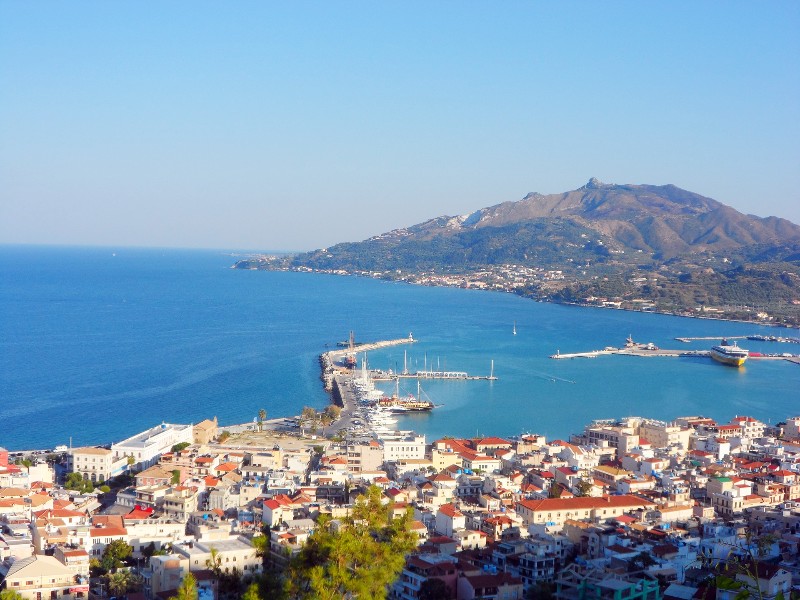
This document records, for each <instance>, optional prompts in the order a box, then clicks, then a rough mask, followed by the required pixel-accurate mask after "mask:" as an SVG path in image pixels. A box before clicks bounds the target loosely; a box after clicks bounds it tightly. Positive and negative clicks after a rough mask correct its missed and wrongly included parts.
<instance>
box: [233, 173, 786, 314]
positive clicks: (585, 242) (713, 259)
mask: <svg viewBox="0 0 800 600" xmlns="http://www.w3.org/2000/svg"><path fill="white" fill-rule="evenodd" d="M278 265H280V266H281V268H310V269H315V270H323V271H337V272H348V273H351V272H359V273H364V272H369V273H371V274H373V275H378V276H384V277H389V278H398V277H399V278H403V279H408V278H409V277H410V278H412V279H413V277H414V276H420V275H421V274H423V273H430V272H438V273H450V274H455V273H462V274H465V275H467V274H469V273H475V272H477V271H485V270H486V269H487V268H489V269H490V270H491V269H492V268H493V267H500V266H506V267H507V266H508V265H515V266H517V267H520V268H523V267H524V268H533V269H540V270H545V271H552V270H557V271H560V272H561V273H562V274H564V277H563V279H561V280H554V279H552V278H550V279H549V280H548V281H547V284H546V285H545V284H544V283H543V282H538V283H537V281H535V279H536V278H534V280H532V281H529V282H527V284H526V285H524V286H522V289H521V290H520V288H519V286H515V287H514V290H515V291H518V292H520V293H524V294H526V295H533V296H537V297H540V298H545V299H551V300H556V301H581V300H582V299H583V300H585V299H586V298H596V297H601V298H607V297H614V298H621V299H622V301H624V300H625V298H626V296H627V297H632V296H644V297H645V298H647V299H649V300H651V301H653V302H660V303H661V304H662V308H665V309H667V310H670V311H674V310H690V309H692V308H693V307H694V308H696V305H697V304H698V303H700V304H702V305H704V306H705V305H707V304H709V303H711V304H722V305H726V304H734V305H745V306H747V307H751V308H753V309H756V308H760V309H761V310H762V312H763V310H765V309H766V308H769V309H770V310H771V311H773V312H778V313H780V314H782V315H788V316H789V317H790V318H792V317H793V315H794V314H795V313H796V312H800V308H798V307H800V280H798V275H797V273H798V268H800V226H798V225H796V224H794V223H792V222H790V221H788V220H786V219H782V218H778V217H766V218H761V217H757V216H753V215H745V214H742V213H740V212H738V211H737V210H735V209H733V208H731V207H730V206H727V205H725V204H723V203H721V202H718V201H716V200H713V199H711V198H707V197H705V196H702V195H700V194H696V193H694V192H690V191H687V190H683V189H681V188H678V187H676V186H674V185H663V186H655V185H630V184H624V185H617V184H606V183H602V182H601V181H598V180H597V179H594V178H592V179H591V180H589V182H588V183H587V184H586V185H584V186H582V187H580V188H578V189H576V190H572V191H568V192H564V193H560V194H548V195H542V194H538V193H530V194H528V195H526V196H525V197H524V198H522V199H521V200H517V201H511V202H503V203H502V204H497V205H495V206H490V207H488V208H482V209H480V210H477V211H475V212H473V213H471V214H468V215H462V216H441V217H437V218H434V219H430V220H428V221H425V222H423V223H420V224H418V225H413V226H411V227H405V228H400V229H394V230H392V231H389V232H386V233H383V234H380V235H377V236H374V237H371V238H369V239H367V240H364V241H361V242H346V243H340V244H336V245H335V246H332V247H329V248H323V249H319V250H315V251H312V252H307V253H303V254H297V255H294V256H291V257H288V258H285V259H282V260H281V261H279V262H278V263H276V262H274V260H272V261H263V260H262V261H261V262H258V261H255V262H254V261H243V262H242V263H241V264H238V265H237V266H238V267H240V268H276V267H277V266H278ZM642 273H651V274H653V276H652V277H649V278H648V277H645V279H646V280H648V279H651V280H652V281H647V282H645V284H642V281H641V279H642V277H641V276H640V275H642ZM631 280H637V281H635V282H633V283H632V282H631ZM556 281H561V282H562V283H556ZM652 284H655V285H652ZM658 288H662V289H661V291H659V290H658ZM665 288H668V289H667V291H666V292H665ZM748 295H749V296H751V297H747V296H748ZM794 302H798V304H797V305H796V304H794ZM798 317H800V315H798ZM792 320H793V318H792Z"/></svg>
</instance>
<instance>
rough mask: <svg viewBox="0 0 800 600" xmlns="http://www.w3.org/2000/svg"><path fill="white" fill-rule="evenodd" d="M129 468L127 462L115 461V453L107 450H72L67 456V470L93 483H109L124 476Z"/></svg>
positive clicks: (87, 448)
mask: <svg viewBox="0 0 800 600" xmlns="http://www.w3.org/2000/svg"><path fill="white" fill-rule="evenodd" d="M127 467H128V463H127V460H125V459H122V460H116V461H115V460H114V453H113V452H111V450H107V449H106V448H92V447H82V448H72V449H71V450H70V451H69V453H68V454H67V470H68V472H70V473H80V474H81V475H82V476H83V478H84V479H87V480H89V481H92V482H99V481H107V480H109V479H111V478H112V477H116V476H117V475H120V474H122V472H123V471H125V469H126V468H127Z"/></svg>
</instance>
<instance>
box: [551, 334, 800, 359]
mask: <svg viewBox="0 0 800 600" xmlns="http://www.w3.org/2000/svg"><path fill="white" fill-rule="evenodd" d="M748 337H749V336H728V337H727V338H726V339H729V340H731V339H746V338H748ZM675 339H677V340H680V341H682V342H689V341H692V340H718V339H721V338H719V337H694V338H675ZM611 354H617V355H621V356H643V357H651V356H674V357H706V356H710V355H711V351H710V350H666V349H663V348H659V347H658V346H656V345H655V344H653V343H652V342H651V343H649V344H641V343H639V342H634V341H633V338H632V337H631V336H628V339H627V340H626V341H625V347H624V348H614V347H612V346H606V347H605V348H604V349H603V350H590V351H588V352H570V353H564V354H562V353H561V351H559V350H557V351H556V353H555V354H552V355H551V356H550V358H554V359H564V358H597V357H598V356H607V355H611ZM749 358H750V359H751V360H788V361H790V362H793V363H795V364H800V356H798V355H792V354H788V353H784V354H762V353H760V352H751V353H750V355H749Z"/></svg>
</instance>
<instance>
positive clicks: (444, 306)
mask: <svg viewBox="0 0 800 600" xmlns="http://www.w3.org/2000/svg"><path fill="white" fill-rule="evenodd" d="M233 261H234V259H233V258H232V257H231V256H230V255H228V254H226V253H224V252H219V251H180V250H144V249H128V248H122V249H111V248H54V247H18V246H5V247H0V331H2V338H1V339H0V359H1V360H0V446H5V447H7V448H9V449H21V448H41V447H52V446H54V445H56V444H61V443H68V442H69V438H70V436H71V437H72V443H73V444H74V445H78V444H97V443H107V442H111V441H116V440H120V439H123V438H124V437H127V436H128V435H131V434H133V433H136V432H138V431H141V430H143V429H146V428H147V427H150V426H152V425H153V424H156V423H159V422H161V421H162V420H163V421H167V422H182V423H185V422H197V421H199V420H201V419H203V418H206V417H212V416H214V415H216V416H217V417H218V418H219V420H220V422H221V423H240V422H243V421H249V420H252V418H253V417H254V416H255V415H256V414H257V412H258V410H259V409H260V408H265V409H266V410H267V413H268V415H270V416H280V415H291V414H297V413H299V411H300V409H301V408H302V407H303V406H304V405H309V406H314V407H322V406H324V405H325V403H326V402H327V397H326V395H325V394H324V393H323V391H322V387H321V382H320V379H319V364H318V361H317V358H318V356H319V354H320V353H321V352H323V351H325V350H326V349H327V348H326V344H328V345H330V346H333V345H334V344H335V342H337V341H339V340H342V339H346V337H347V334H348V332H349V331H350V330H351V329H352V330H354V331H355V332H356V337H357V338H358V340H361V341H371V340H377V339H391V338H398V337H405V336H407V335H408V333H409V332H413V333H414V337H415V338H417V339H419V340H420V341H419V342H418V343H416V344H414V345H412V346H397V347H394V348H389V349H386V350H384V351H381V352H377V351H376V352H374V353H371V354H370V356H369V362H370V365H371V366H373V367H376V368H384V369H387V368H392V369H397V368H402V366H403V351H404V350H406V351H407V360H408V364H409V367H410V368H412V369H416V368H422V367H423V365H425V364H426V363H427V364H428V365H433V366H434V367H438V368H441V369H447V370H457V371H469V372H470V373H471V374H488V373H489V370H490V361H491V360H494V364H495V375H497V376H498V377H499V380H498V381H494V382H488V381H435V382H434V381H430V382H427V383H425V384H424V389H425V392H426V393H427V394H428V396H429V397H430V398H431V399H432V400H433V401H434V402H435V403H437V404H443V406H442V407H440V408H438V409H437V410H435V411H434V412H433V413H431V414H428V415H416V416H414V417H408V418H404V419H401V422H400V425H401V426H404V427H410V428H414V429H416V430H417V431H419V432H421V433H426V434H428V435H430V436H439V435H444V434H450V435H474V434H475V433H476V432H477V433H480V434H496V435H513V434H516V433H520V432H523V431H531V432H539V433H544V434H546V435H548V436H549V437H564V436H567V435H568V434H569V433H570V432H573V431H576V430H579V429H581V428H582V426H583V424H584V423H585V422H587V421H588V420H591V419H594V418H614V417H619V416H624V415H628V414H641V415H644V416H651V417H656V418H664V419H669V418H673V417H675V416H679V415H686V414H703V415H707V416H711V417H714V418H717V419H728V418H730V417H732V416H734V415H736V414H749V415H752V416H755V417H757V418H761V419H764V420H770V421H772V422H776V421H778V420H781V419H784V418H786V417H787V416H789V415H793V414H797V413H800V366H798V365H793V364H790V363H787V362H784V361H762V362H756V361H754V360H751V361H749V362H748V363H747V365H746V367H745V368H743V369H739V370H737V369H732V368H727V367H723V366H721V365H718V364H716V363H713V362H712V361H711V360H710V359H699V358H698V359H684V358H635V357H622V356H605V357H599V358H596V359H576V360H561V361H556V360H551V359H549V358H548V356H549V355H550V354H553V353H555V351H556V350H560V351H561V352H578V351H586V350H592V349H598V348H603V347H605V346H608V345H614V346H619V345H622V344H623V343H624V340H625V338H626V337H627V336H628V334H631V335H633V337H634V339H636V340H637V341H648V342H649V341H652V342H654V343H656V344H657V345H659V346H661V347H664V348H680V349H684V348H686V349H688V348H707V347H708V346H709V345H710V343H709V342H696V343H693V344H682V343H680V342H676V341H673V338H674V337H676V336H710V335H716V336H723V335H747V334H752V333H762V334H764V333H775V331H776V330H773V329H770V328H764V327H758V326H754V325H748V324H742V323H727V322H719V321H709V320H697V319H685V318H679V317H671V316H664V315H653V314H643V313H630V312H623V311H614V310H603V309H591V308H578V307H567V306H558V305H552V304H546V303H537V302H533V301H530V300H525V299H522V298H518V297H516V296H513V295H510V294H502V293H490V292H477V291H469V290H459V289H448V288H428V287H417V286H409V285H404V284H396V283H388V282H381V281H375V280H371V279H364V278H354V277H335V276H327V275H311V274H299V273H268V272H257V271H237V270H233V269H230V268H229V267H230V265H231V264H232V263H233ZM515 321H516V324H517V332H518V333H517V335H516V336H514V335H512V327H513V323H514V322H515ZM778 331H780V332H782V333H784V334H791V335H794V336H795V337H796V336H798V333H797V332H796V331H792V332H787V331H785V330H778ZM741 345H742V346H744V347H748V348H749V349H751V350H759V351H768V352H794V353H797V352H800V346H796V345H787V344H770V343H765V342H762V343H758V342H749V341H747V342H744V341H742V343H741ZM387 387H390V386H387ZM407 389H408V391H415V389H416V388H415V387H412V385H411V384H410V383H409V384H408V385H407Z"/></svg>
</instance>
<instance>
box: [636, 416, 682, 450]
mask: <svg viewBox="0 0 800 600" xmlns="http://www.w3.org/2000/svg"><path fill="white" fill-rule="evenodd" d="M691 435H692V430H691V429H689V428H688V427H681V426H680V425H674V424H669V423H664V422H662V421H651V420H649V419H648V420H646V421H644V422H642V424H641V425H639V437H640V438H644V439H646V440H647V441H648V442H650V443H651V444H652V446H653V448H669V447H670V446H680V447H681V448H683V449H684V450H685V451H688V450H689V438H690V437H691Z"/></svg>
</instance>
